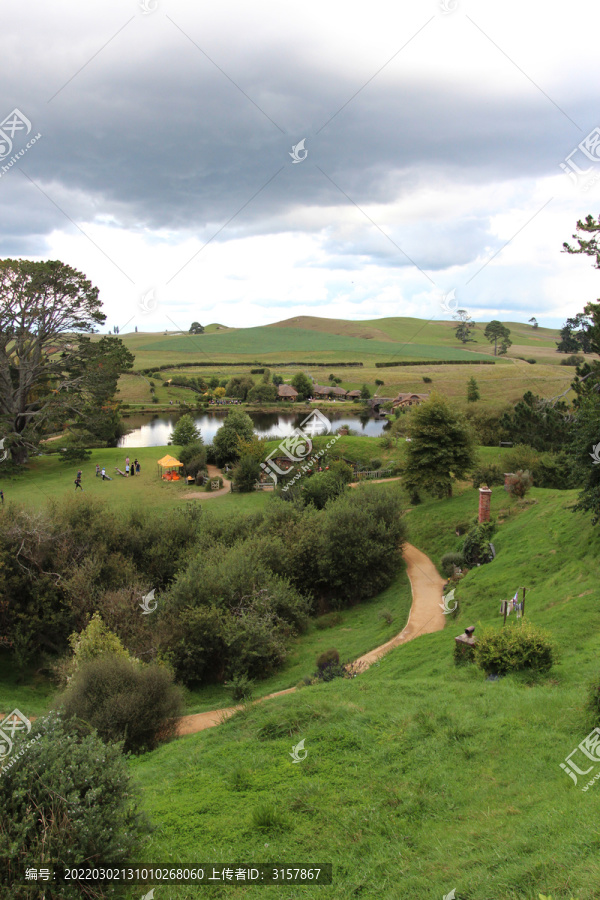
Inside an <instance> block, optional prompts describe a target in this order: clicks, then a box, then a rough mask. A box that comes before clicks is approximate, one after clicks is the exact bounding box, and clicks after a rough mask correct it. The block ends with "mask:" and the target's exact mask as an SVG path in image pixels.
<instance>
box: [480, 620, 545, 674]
mask: <svg viewBox="0 0 600 900" xmlns="http://www.w3.org/2000/svg"><path fill="white" fill-rule="evenodd" d="M555 657H556V650H555V648H554V645H553V643H552V640H551V638H550V635H549V634H548V633H547V632H546V631H544V630H543V629H541V628H537V627H536V626H535V625H532V624H531V623H530V622H529V620H527V619H523V620H522V621H521V622H520V623H519V624H518V625H516V624H510V625H505V626H504V627H503V628H501V629H499V630H497V629H495V628H491V627H489V628H485V629H484V630H483V631H482V633H481V634H480V635H479V636H478V638H477V643H476V644H475V662H476V663H477V665H478V666H479V667H480V668H481V669H483V670H484V672H486V673H488V674H490V673H491V674H494V675H507V674H508V673H509V672H518V671H521V670H523V669H526V670H531V671H537V672H547V671H548V670H549V669H551V668H552V666H553V664H554V662H555Z"/></svg>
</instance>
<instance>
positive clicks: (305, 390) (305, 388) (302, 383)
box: [292, 372, 313, 400]
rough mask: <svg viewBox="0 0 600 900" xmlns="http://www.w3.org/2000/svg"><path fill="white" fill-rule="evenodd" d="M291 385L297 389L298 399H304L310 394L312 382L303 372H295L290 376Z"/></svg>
mask: <svg viewBox="0 0 600 900" xmlns="http://www.w3.org/2000/svg"><path fill="white" fill-rule="evenodd" d="M292 387H293V388H295V389H296V390H297V391H298V397H297V399H298V400H306V399H307V397H311V396H312V392H313V383H312V381H311V380H310V378H309V377H308V375H305V374H304V372H296V374H295V375H294V377H293V378H292Z"/></svg>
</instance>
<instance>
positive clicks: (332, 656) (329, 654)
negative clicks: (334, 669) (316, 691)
mask: <svg viewBox="0 0 600 900" xmlns="http://www.w3.org/2000/svg"><path fill="white" fill-rule="evenodd" d="M339 662H340V654H339V653H338V652H337V650H336V649H335V647H332V648H331V649H330V650H325V651H324V652H323V653H321V654H320V656H317V669H318V670H319V672H322V671H323V669H326V668H327V666H337V665H339Z"/></svg>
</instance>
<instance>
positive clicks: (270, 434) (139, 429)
mask: <svg viewBox="0 0 600 900" xmlns="http://www.w3.org/2000/svg"><path fill="white" fill-rule="evenodd" d="M188 412H189V410H188ZM183 414H184V413H183V412H173V413H167V414H162V415H158V414H157V415H152V414H148V415H138V416H135V415H132V416H129V417H128V418H124V423H125V425H126V427H127V428H128V429H132V430H131V431H130V432H129V434H126V435H125V436H124V437H122V438H121V440H120V441H119V447H164V446H165V445H166V444H167V443H168V442H169V437H170V435H171V432H172V431H173V428H174V427H175V424H176V422H177V420H178V419H179V418H180V417H181V416H182V415H183ZM191 415H192V418H193V419H194V422H195V423H196V427H197V428H199V429H200V433H201V434H202V439H203V440H204V443H205V444H210V443H212V439H213V438H214V436H215V434H216V433H217V430H218V429H219V428H220V427H221V425H222V424H223V421H224V419H225V417H226V415H227V412H226V410H219V411H218V412H217V411H216V410H215V411H213V410H211V411H210V412H205V413H196V414H194V413H191ZM248 415H249V416H250V418H251V419H252V421H253V422H254V431H255V433H256V434H257V435H258V436H259V437H264V438H276V437H282V438H283V437H286V435H288V434H291V433H292V432H293V430H294V428H298V427H299V426H300V425H301V424H302V422H303V421H304V419H306V417H307V415H308V413H306V412H303V413H293V412H280V413H265V412H250V413H248ZM327 418H328V419H329V421H330V422H331V425H332V431H333V430H335V429H336V428H339V427H340V426H341V425H348V426H349V428H352V429H354V431H357V432H358V433H359V434H362V435H368V436H369V437H377V436H378V435H381V434H383V432H384V429H385V427H386V425H387V424H388V423H387V422H386V420H385V419H374V418H373V417H371V416H369V417H365V416H363V417H359V416H349V415H344V414H343V413H328V415H327Z"/></svg>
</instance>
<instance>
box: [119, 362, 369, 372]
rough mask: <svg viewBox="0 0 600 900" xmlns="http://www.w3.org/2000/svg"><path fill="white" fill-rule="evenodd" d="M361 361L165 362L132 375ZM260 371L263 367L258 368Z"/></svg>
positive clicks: (341, 364)
mask: <svg viewBox="0 0 600 900" xmlns="http://www.w3.org/2000/svg"><path fill="white" fill-rule="evenodd" d="M362 365H363V363H361V362H323V363H320V362H306V361H305V362H269V363H261V362H257V361H254V362H252V361H249V362H248V361H247V362H204V361H202V362H183V363H167V364H166V365H163V366H150V367H146V368H144V369H140V370H139V372H134V373H133V374H134V375H144V374H146V375H150V374H151V373H152V372H162V371H163V370H164V369H186V368H194V369H208V368H209V367H213V368H214V367H215V366H217V367H223V366H237V367H238V368H239V367H240V366H242V367H244V366H265V367H266V368H271V369H272V368H275V367H277V368H281V367H282V366H321V367H322V368H324V369H325V368H327V367H330V368H331V367H334V368H335V367H337V368H338V369H343V368H344V367H346V368H347V367H349V366H355V367H359V366H362ZM260 371H261V372H263V371H264V369H261V370H260Z"/></svg>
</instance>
